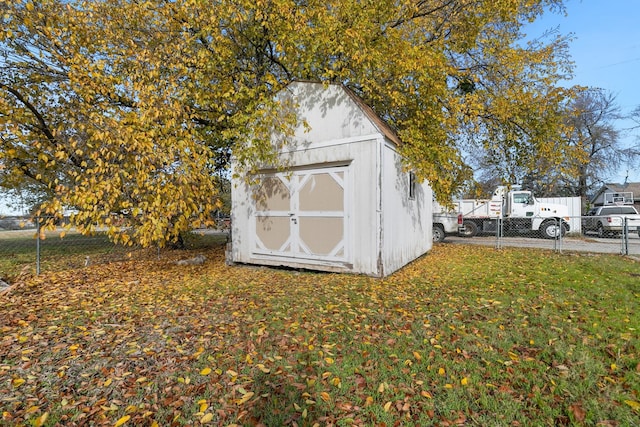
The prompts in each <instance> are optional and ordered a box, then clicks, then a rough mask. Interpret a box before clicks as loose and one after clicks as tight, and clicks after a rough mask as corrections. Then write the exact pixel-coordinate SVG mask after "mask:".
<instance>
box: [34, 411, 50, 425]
mask: <svg viewBox="0 0 640 427" xmlns="http://www.w3.org/2000/svg"><path fill="white" fill-rule="evenodd" d="M47 418H49V413H48V412H45V413H44V414H42V415H40V416H39V417H38V418H36V420H35V421H34V422H33V426H34V427H41V426H43V425H44V423H46V422H47Z"/></svg>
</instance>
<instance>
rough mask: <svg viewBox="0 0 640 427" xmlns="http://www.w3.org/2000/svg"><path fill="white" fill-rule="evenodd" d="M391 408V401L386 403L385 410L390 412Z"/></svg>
mask: <svg viewBox="0 0 640 427" xmlns="http://www.w3.org/2000/svg"><path fill="white" fill-rule="evenodd" d="M389 409H391V402H387V403H385V404H384V412H389Z"/></svg>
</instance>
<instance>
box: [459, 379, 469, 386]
mask: <svg viewBox="0 0 640 427" xmlns="http://www.w3.org/2000/svg"><path fill="white" fill-rule="evenodd" d="M460 384H462V385H467V384H469V379H468V378H467V377H464V378H463V379H461V380H460Z"/></svg>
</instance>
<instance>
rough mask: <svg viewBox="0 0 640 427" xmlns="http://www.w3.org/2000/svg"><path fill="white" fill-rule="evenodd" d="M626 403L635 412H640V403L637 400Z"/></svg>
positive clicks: (626, 401)
mask: <svg viewBox="0 0 640 427" xmlns="http://www.w3.org/2000/svg"><path fill="white" fill-rule="evenodd" d="M624 403H626V404H627V405H629V406H631V407H632V408H633V409H634V410H636V411H638V410H640V402H636V401H635V400H625V401H624Z"/></svg>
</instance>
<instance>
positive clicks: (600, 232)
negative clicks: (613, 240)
mask: <svg viewBox="0 0 640 427" xmlns="http://www.w3.org/2000/svg"><path fill="white" fill-rule="evenodd" d="M598 237H607V232H606V231H604V228H603V227H602V224H598Z"/></svg>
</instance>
